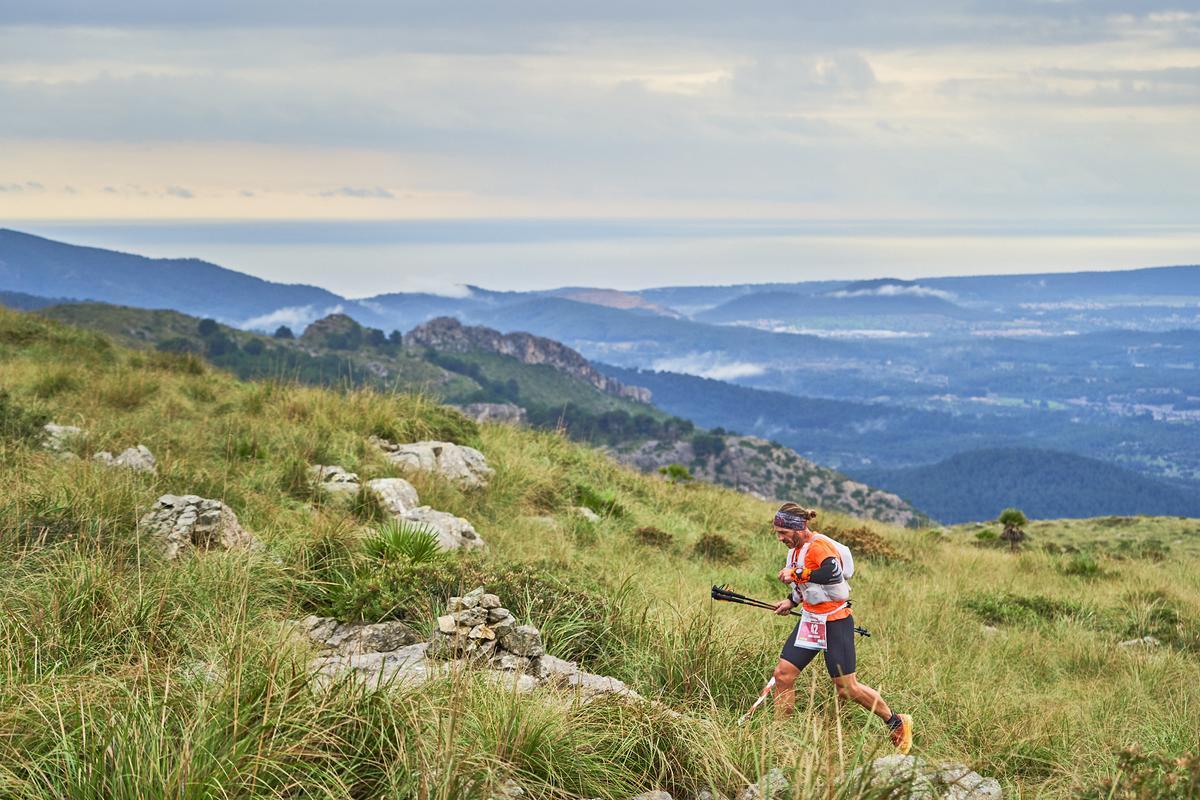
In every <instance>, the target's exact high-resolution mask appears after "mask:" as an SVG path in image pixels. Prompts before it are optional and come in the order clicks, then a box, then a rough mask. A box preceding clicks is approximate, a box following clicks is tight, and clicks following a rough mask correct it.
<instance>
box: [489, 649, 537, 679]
mask: <svg viewBox="0 0 1200 800" xmlns="http://www.w3.org/2000/svg"><path fill="white" fill-rule="evenodd" d="M532 663H533V660H532V659H529V658H526V657H525V656H514V655H513V654H512V653H501V654H500V655H498V656H496V657H495V658H493V659H492V666H493V667H495V668H496V669H512V670H518V671H520V672H528V671H529V669H530V665H531V664H532ZM534 677H537V676H536V675H535V676H534Z"/></svg>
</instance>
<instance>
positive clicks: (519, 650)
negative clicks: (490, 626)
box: [499, 625, 546, 658]
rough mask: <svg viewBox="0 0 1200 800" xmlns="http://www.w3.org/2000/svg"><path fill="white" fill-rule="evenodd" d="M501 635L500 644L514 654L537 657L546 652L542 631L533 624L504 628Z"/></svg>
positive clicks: (500, 632)
mask: <svg viewBox="0 0 1200 800" xmlns="http://www.w3.org/2000/svg"><path fill="white" fill-rule="evenodd" d="M499 635H500V646H501V647H503V648H504V649H505V650H507V651H508V652H510V653H512V654H514V655H518V656H525V657H526V658H537V657H538V656H541V655H544V654H545V652H546V650H545V648H544V647H542V634H541V631H539V630H538V629H537V628H535V627H533V626H532V625H516V626H514V627H511V628H503V629H502V630H501V631H499Z"/></svg>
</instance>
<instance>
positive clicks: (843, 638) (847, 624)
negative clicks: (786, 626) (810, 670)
mask: <svg viewBox="0 0 1200 800" xmlns="http://www.w3.org/2000/svg"><path fill="white" fill-rule="evenodd" d="M799 629H800V623H799V621H797V622H796V627H795V628H792V632H791V633H790V634H788V638H787V641H786V642H784V643H783V652H781V653H780V654H779V657H780V658H782V659H783V660H784V661H787V662H788V663H791V664H795V665H796V669H804V668H805V667H807V666H808V662H810V661H812V660H813V659H814V658H816V657H817V653H819V652H821V651H820V650H813V649H812V648H809V647H797V646H796V631H798V630H799ZM825 641H826V642H828V644H829V647H828V649H826V650H825V669H827V670H829V677H831V678H840V677H841V676H843V675H850V674H852V673H854V672H855V670H856V669H857V664H856V662H855V657H854V617H853V616H849V617H844V618H842V619H839V620H834V621H833V622H828V623H826V624H825Z"/></svg>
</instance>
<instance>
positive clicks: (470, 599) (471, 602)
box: [462, 586, 483, 608]
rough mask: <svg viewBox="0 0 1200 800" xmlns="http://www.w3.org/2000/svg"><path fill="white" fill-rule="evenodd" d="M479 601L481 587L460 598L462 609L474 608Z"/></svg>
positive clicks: (481, 596)
mask: <svg viewBox="0 0 1200 800" xmlns="http://www.w3.org/2000/svg"><path fill="white" fill-rule="evenodd" d="M481 600H483V587H482V586H476V587H475V588H474V589H472V590H471V591H469V592H467V593H466V594H464V595H463V596H462V606H463V608H475V606H477V605H479V603H480V601H481Z"/></svg>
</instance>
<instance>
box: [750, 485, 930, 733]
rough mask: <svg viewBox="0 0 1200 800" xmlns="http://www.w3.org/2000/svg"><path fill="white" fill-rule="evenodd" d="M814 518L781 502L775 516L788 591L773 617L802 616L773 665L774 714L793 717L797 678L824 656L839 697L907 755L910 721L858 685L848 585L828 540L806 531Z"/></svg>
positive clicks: (781, 574) (782, 573) (811, 513)
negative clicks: (879, 723)
mask: <svg viewBox="0 0 1200 800" xmlns="http://www.w3.org/2000/svg"><path fill="white" fill-rule="evenodd" d="M816 516H817V512H816V511H812V510H810V509H807V508H803V507H802V506H799V505H797V504H796V503H784V504H783V505H782V506H781V507H780V508H779V511H777V512H776V513H775V521H774V525H773V527H774V528H775V537H776V538H777V539H779V541H780V543H781V544H785V545H787V547H788V558H787V564H786V565H785V566H784V568H783V569H782V570H780V571H779V580H780V581H782V582H783V583H785V584H787V585H788V586H790V587H791V589H792V594H791V597H789V598H787V599H786V600H781V601H780V602H779V603H778V604H777V605H776V606H775V613H776V614H779V615H780V616H787V615H788V614H789V613H791V611H792V609H794V608H796V607H797V606H801V609H802V611H803V617H801V619H800V621H799V622H797V623H796V627H795V628H794V629H793V630H792V632H791V634H790V635H789V636H788V638H787V641H786V642H784V645H783V652H781V653H780V654H779V663H778V664H777V665H776V666H775V709H776V714H778V715H780V716H788V715H790V714H791V713H792V708H793V706H794V705H795V703H796V689H795V687H796V678H797V676H799V675H800V671H801V670H803V669H804V668H805V667H807V666H808V663H809V662H810V661H812V660H813V659H814V658H816V656H817V653H819V652H821V651H824V653H825V668H826V669H827V670H828V671H829V677H831V678H833V683H834V685H835V686H836V687H837V693H838V697H840V698H841V699H843V700H853V701H854V702H856V703H858V704H859V705H860V706H862V707H863V708H865V709H867V710H868V711H873V712H874V713H875V714H876V715H877V716H878V717H879V718H880V719H882V720H883V721H884V722H885V723H886V724H887V726H888V730H889V731H890V733H891V739H892V744H894V745H895V746H896V748H897V749H898V750H899V751H900V752H901V753H907V752H908V751H909V749H910V748H911V747H912V731H913V725H912V717H911V716H909V715H908V714H894V713H892V709H891V708H890V707H889V706H888V704H887V702H885V701H884V699H883V698H882V697H880V696H879V692H877V691H875V690H874V689H872V688H871V687H870V686H867V685H866V684H865V683H859V681H858V678H857V676H856V675H855V672H854V671H855V669H856V665H855V655H854V617H853V616H851V612H850V584H849V582H847V581H846V578H845V576H844V575H843V574H842V562H841V558H840V557H839V556H838V552H837V548H836V547H835V546H834V543H833V541H832V540H831V539H829V538H828V537H826V536H822V535H821V534H819V533H817V532H815V531H812V530H809V521H810V520H812V519H813V518H814V517H816Z"/></svg>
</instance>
